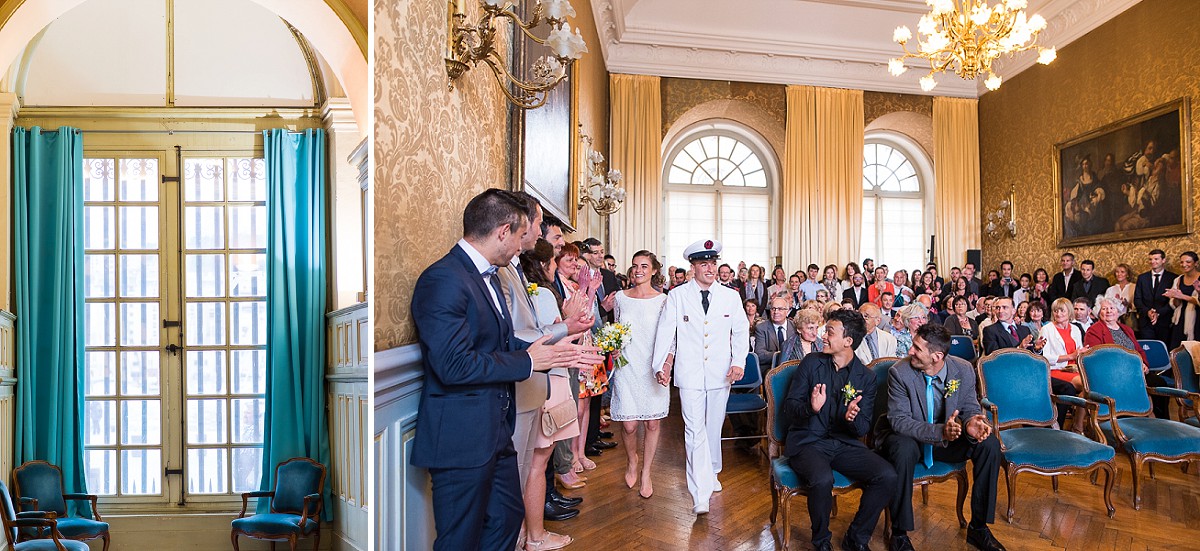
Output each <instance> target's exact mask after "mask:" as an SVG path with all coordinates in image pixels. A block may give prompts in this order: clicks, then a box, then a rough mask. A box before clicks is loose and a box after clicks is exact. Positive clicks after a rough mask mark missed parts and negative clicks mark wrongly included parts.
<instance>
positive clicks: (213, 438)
mask: <svg viewBox="0 0 1200 551" xmlns="http://www.w3.org/2000/svg"><path fill="white" fill-rule="evenodd" d="M228 407H229V406H228V405H227V403H226V401H225V400H219V399H205V400H188V401H187V424H188V439H187V441H188V443H189V444H224V443H226V442H228V441H229V438H228V436H227V435H226V434H225V426H226V425H225V415H226V408H228Z"/></svg>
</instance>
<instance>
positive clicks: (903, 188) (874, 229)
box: [862, 136, 929, 271]
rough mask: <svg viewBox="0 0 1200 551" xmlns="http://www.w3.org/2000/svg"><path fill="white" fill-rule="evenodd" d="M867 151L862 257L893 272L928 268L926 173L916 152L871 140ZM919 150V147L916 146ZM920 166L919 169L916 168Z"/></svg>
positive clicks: (864, 161)
mask: <svg viewBox="0 0 1200 551" xmlns="http://www.w3.org/2000/svg"><path fill="white" fill-rule="evenodd" d="M866 142H867V143H866V145H865V146H864V148H863V216H862V224H863V227H862V257H863V258H872V259H875V265H876V266H879V265H880V264H887V265H888V266H889V268H890V269H891V271H895V270H898V269H905V270H912V269H914V268H922V269H923V268H924V267H925V260H926V258H927V255H926V254H925V250H926V248H927V247H928V243H927V237H926V236H927V235H928V234H929V231H928V228H927V225H926V213H927V212H928V211H929V209H928V208H927V206H928V205H927V203H926V196H927V191H928V190H927V187H928V185H927V182H926V181H925V178H926V176H925V174H922V172H925V173H926V174H927V173H928V170H921V169H922V168H926V167H927V164H928V163H927V162H925V159H924V158H915V156H916V155H919V153H917V152H916V151H905V149H910V148H906V147H902V145H903V144H901V143H896V142H895V141H892V140H885V139H878V138H875V139H872V138H871V137H870V136H868V138H867V140H866ZM912 149H915V148H912ZM919 164H920V165H921V166H918V165H919Z"/></svg>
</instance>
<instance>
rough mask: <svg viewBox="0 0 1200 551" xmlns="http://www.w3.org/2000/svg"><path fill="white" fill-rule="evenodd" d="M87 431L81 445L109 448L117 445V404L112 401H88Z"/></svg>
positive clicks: (86, 413) (86, 414)
mask: <svg viewBox="0 0 1200 551" xmlns="http://www.w3.org/2000/svg"><path fill="white" fill-rule="evenodd" d="M84 407H85V408H87V411H86V412H85V413H84V415H85V416H86V417H87V430H85V431H84V433H83V443H84V444H85V445H88V446H111V445H113V444H116V443H117V403H116V402H115V401H113V400H88V401H87V402H86V403H85V404H84Z"/></svg>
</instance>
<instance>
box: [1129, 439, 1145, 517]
mask: <svg viewBox="0 0 1200 551" xmlns="http://www.w3.org/2000/svg"><path fill="white" fill-rule="evenodd" d="M1129 467H1130V470H1132V471H1133V510H1134V511H1140V510H1142V456H1141V454H1137V453H1131V454H1129Z"/></svg>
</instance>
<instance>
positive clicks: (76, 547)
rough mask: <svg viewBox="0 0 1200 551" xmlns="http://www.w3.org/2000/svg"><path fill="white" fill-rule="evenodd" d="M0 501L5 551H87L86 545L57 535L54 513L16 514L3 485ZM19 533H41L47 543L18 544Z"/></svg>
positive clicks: (34, 541)
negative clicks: (23, 531)
mask: <svg viewBox="0 0 1200 551" xmlns="http://www.w3.org/2000/svg"><path fill="white" fill-rule="evenodd" d="M0 501H3V503H0V521H2V522H3V524H4V539H5V542H4V549H5V551H89V550H88V546H87V544H86V543H83V542H81V541H74V540H69V539H66V538H64V537H63V535H62V534H61V533H60V532H59V531H58V521H57V519H56V518H55V516H56V515H55V514H54V513H51V512H49V511H26V512H22V513H18V512H16V510H15V509H13V502H12V498H11V497H9V494H8V487H7V486H5V485H4V483H3V482H0ZM20 530H35V531H43V532H46V533H47V535H48V536H49V539H36V540H30V541H20V534H19V531H20ZM14 542H19V543H14Z"/></svg>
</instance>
